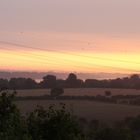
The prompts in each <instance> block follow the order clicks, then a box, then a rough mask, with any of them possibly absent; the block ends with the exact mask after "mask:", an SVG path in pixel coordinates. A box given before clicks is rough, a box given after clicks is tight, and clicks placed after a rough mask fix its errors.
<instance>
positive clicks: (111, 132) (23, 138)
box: [0, 91, 140, 140]
mask: <svg viewBox="0 0 140 140" xmlns="http://www.w3.org/2000/svg"><path fill="white" fill-rule="evenodd" d="M0 140H140V116H137V117H128V118H126V119H125V120H123V121H121V122H117V123H115V124H114V125H111V126H107V125H103V124H101V123H100V122H99V121H98V120H92V121H90V122H89V121H87V120H86V119H84V118H80V119H78V118H77V117H76V116H74V115H73V113H72V112H71V111H69V110H68V109H67V108H66V106H65V105H64V104H62V103H61V104H60V107H59V108H58V107H56V108H55V106H50V107H49V108H47V109H45V108H43V107H41V106H37V107H36V109H35V110H33V111H32V112H30V113H29V114H28V115H27V116H23V115H22V113H21V112H20V110H19V109H18V107H17V105H16V103H15V94H14V93H12V94H11V93H10V94H9V93H8V92H7V91H2V92H1V93H0Z"/></svg>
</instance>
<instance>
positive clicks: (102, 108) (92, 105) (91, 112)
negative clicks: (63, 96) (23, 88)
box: [17, 100, 140, 123]
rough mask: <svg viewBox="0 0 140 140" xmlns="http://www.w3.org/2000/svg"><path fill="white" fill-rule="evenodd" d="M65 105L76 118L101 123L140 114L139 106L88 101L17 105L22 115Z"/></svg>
mask: <svg viewBox="0 0 140 140" xmlns="http://www.w3.org/2000/svg"><path fill="white" fill-rule="evenodd" d="M60 102H61V103H65V104H66V105H67V107H68V108H69V109H72V110H73V112H74V114H75V115H76V116H78V117H83V118H86V119H87V120H92V119H98V120H100V121H101V122H106V123H112V122H116V121H120V120H122V119H124V118H125V117H128V116H136V115H139V114H140V107H139V106H130V105H118V104H107V103H100V102H90V101H49V100H46V101H45V100H43V101H41V100H34V101H32V100H31V101H29V100H28V101H18V102H17V104H18V106H19V108H20V109H21V111H22V112H23V113H28V112H31V111H32V110H33V109H34V108H35V107H36V105H41V106H44V107H46V108H47V107H48V106H49V105H51V104H56V105H58V104H59V103H60Z"/></svg>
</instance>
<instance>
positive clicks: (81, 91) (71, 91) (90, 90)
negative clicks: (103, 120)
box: [17, 88, 140, 96]
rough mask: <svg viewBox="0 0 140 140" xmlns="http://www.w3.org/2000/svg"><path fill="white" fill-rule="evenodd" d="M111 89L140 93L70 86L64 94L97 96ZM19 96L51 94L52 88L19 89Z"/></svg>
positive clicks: (132, 92)
mask: <svg viewBox="0 0 140 140" xmlns="http://www.w3.org/2000/svg"><path fill="white" fill-rule="evenodd" d="M106 90H109V91H111V93H112V95H118V94H121V95H140V90H135V89H106V88H76V89H74V88H70V89H64V95H73V96H80V95H81V96H84V95H88V96H92V95H93V96H95V95H99V94H100V95H104V93H105V91H106ZM17 92H18V96H41V95H45V94H49V93H50V90H48V89H33V90H17Z"/></svg>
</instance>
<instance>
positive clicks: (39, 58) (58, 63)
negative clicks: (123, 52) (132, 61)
mask: <svg viewBox="0 0 140 140" xmlns="http://www.w3.org/2000/svg"><path fill="white" fill-rule="evenodd" d="M3 50H8V51H11V49H9V48H8V49H7V48H4V49H3ZM27 54H30V53H26V54H22V55H21V54H19V56H29V55H27ZM16 55H18V54H16ZM39 56H41V55H39ZM33 57H34V58H35V59H37V60H41V61H40V62H43V63H45V62H46V61H49V62H47V64H48V63H49V64H55V65H59V66H60V62H58V61H56V59H57V60H58V58H56V57H55V60H53V61H52V60H51V59H43V58H41V57H38V56H37V55H33ZM53 58H54V57H53ZM26 59H27V58H26ZM44 60H45V61H44ZM50 61H51V62H50ZM63 61H65V62H68V61H70V62H72V60H66V59H63ZM76 61H77V60H76ZM35 62H37V61H35ZM73 62H75V61H73ZM78 62H79V61H78ZM63 64H65V65H68V64H66V63H63ZM86 64H89V65H90V66H91V65H94V66H97V67H101V68H111V69H119V70H127V71H133V72H139V71H137V70H133V69H126V68H118V67H112V66H104V65H97V64H93V63H88V62H86ZM72 65H73V64H72ZM73 66H74V67H78V68H79V67H82V68H86V69H91V67H85V66H84V67H83V66H78V65H73ZM92 70H93V68H92Z"/></svg>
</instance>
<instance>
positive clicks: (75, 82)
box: [0, 73, 140, 89]
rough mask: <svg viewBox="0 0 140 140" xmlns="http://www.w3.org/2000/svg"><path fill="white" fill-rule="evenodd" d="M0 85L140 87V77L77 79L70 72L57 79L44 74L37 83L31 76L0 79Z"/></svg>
mask: <svg viewBox="0 0 140 140" xmlns="http://www.w3.org/2000/svg"><path fill="white" fill-rule="evenodd" d="M0 87H1V88H8V89H39V88H54V87H61V88H132V89H140V77H139V75H138V74H134V75H132V76H130V77H124V78H116V79H109V80H97V79H86V80H82V79H78V78H77V76H76V74H74V73H70V74H69V75H68V77H67V78H66V79H65V80H63V79H57V77H56V76H54V75H46V76H44V77H43V80H42V81H41V82H39V83H37V82H36V81H35V80H33V79H31V78H11V79H10V80H7V79H0Z"/></svg>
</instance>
